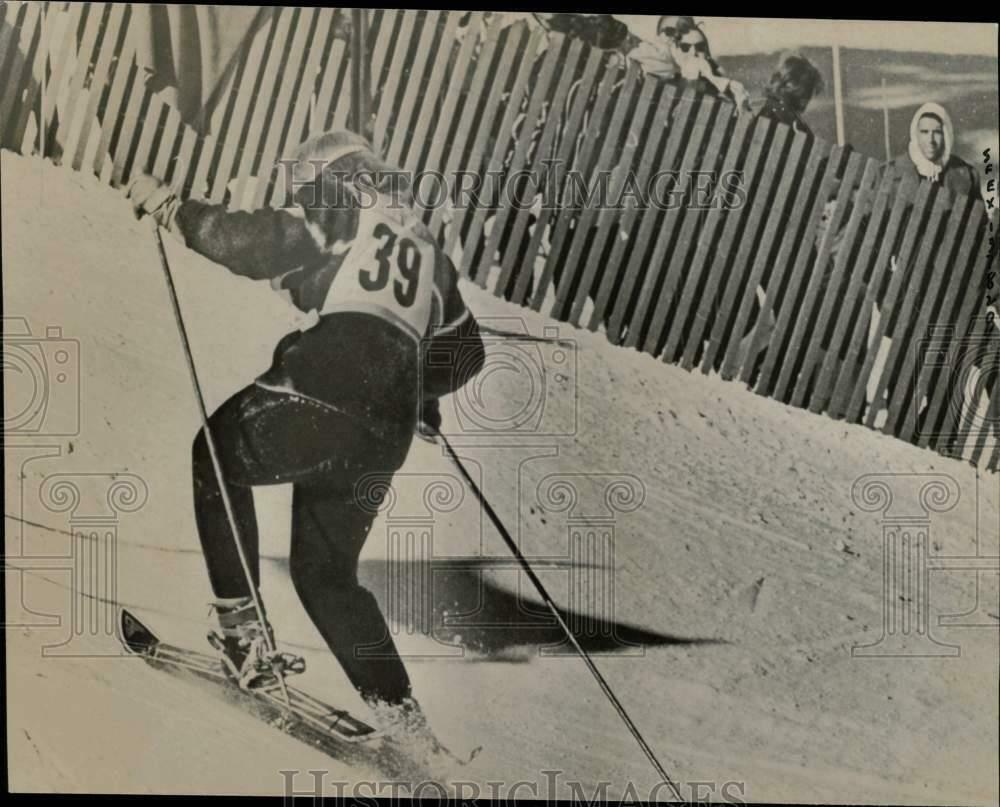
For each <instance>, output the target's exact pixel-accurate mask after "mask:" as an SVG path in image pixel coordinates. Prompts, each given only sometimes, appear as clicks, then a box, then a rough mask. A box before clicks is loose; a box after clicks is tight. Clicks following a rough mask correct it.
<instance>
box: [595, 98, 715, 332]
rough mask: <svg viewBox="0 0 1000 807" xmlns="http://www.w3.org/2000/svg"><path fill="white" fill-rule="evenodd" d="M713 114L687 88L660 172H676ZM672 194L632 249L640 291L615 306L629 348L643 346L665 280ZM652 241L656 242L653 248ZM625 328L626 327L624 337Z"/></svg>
mask: <svg viewBox="0 0 1000 807" xmlns="http://www.w3.org/2000/svg"><path fill="white" fill-rule="evenodd" d="M710 113H711V110H710V108H709V106H708V105H707V104H705V105H704V106H702V105H700V104H698V96H697V94H696V93H694V92H692V91H691V90H690V89H686V90H684V92H683V93H682V94H681V96H680V97H679V98H678V99H677V102H676V104H675V105H674V107H673V109H672V110H671V120H670V123H669V124H668V127H669V128H670V129H671V132H670V136H669V137H668V139H667V145H666V149H665V151H664V154H663V159H662V160H661V162H660V164H659V165H658V166H657V168H658V169H659V171H658V174H659V175H661V176H664V175H666V176H670V174H671V173H676V172H674V168H675V166H676V165H677V163H678V162H679V161H681V160H683V159H684V154H685V150H686V149H687V147H688V143H689V141H692V140H694V139H696V138H699V137H700V136H702V135H703V134H704V127H705V126H706V125H707V123H708V116H709V115H710ZM671 195H672V186H671V192H668V194H667V199H666V203H665V204H664V205H663V208H664V209H662V210H661V209H654V210H647V211H646V215H645V216H644V217H643V220H642V222H641V224H640V225H639V237H638V239H637V241H636V248H635V249H634V250H633V252H632V258H631V260H630V262H629V264H630V265H629V267H628V269H627V275H626V276H629V275H631V276H633V277H635V284H637V285H638V293H637V294H635V293H634V288H633V289H629V291H628V294H623V295H622V296H620V297H619V299H618V301H617V304H616V305H615V310H614V312H613V313H612V317H611V329H610V330H611V339H612V342H613V343H614V344H621V343H624V345H625V346H626V347H633V348H637V349H638V348H639V347H640V343H641V334H642V326H643V324H644V323H645V319H646V313H647V311H648V310H649V306H650V304H651V303H652V300H653V293H654V290H655V288H656V286H657V285H658V283H659V281H660V280H661V279H662V272H663V271H664V269H665V266H664V263H663V258H664V256H665V255H666V254H667V243H668V241H669V239H670V236H671V231H670V229H669V228H668V227H667V226H666V224H665V222H666V217H667V214H668V213H669V211H668V210H666V207H668V206H669V202H670V197H671ZM654 233H655V238H654ZM650 239H652V242H651V241H650ZM650 243H652V247H651V248H650V246H649V245H650ZM647 250H649V251H650V257H649V258H648V259H646V253H647ZM637 266H638V267H641V270H640V272H641V273H640V274H639V275H636V274H635V272H636V271H637V269H636V267H637ZM622 329H624V330H625V333H624V337H623V336H622Z"/></svg>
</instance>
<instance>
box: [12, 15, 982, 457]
mask: <svg viewBox="0 0 1000 807" xmlns="http://www.w3.org/2000/svg"><path fill="white" fill-rule="evenodd" d="M337 13H338V12H337V11H336V10H334V9H315V8H281V9H275V10H274V11H273V13H272V16H271V18H270V21H269V22H268V24H267V25H265V26H264V27H263V28H262V29H261V30H260V31H259V32H258V33H257V34H256V36H255V37H254V38H253V40H252V41H251V42H250V43H249V47H248V49H247V50H246V52H245V53H244V54H243V56H242V58H241V59H240V61H239V63H238V64H237V65H236V69H235V70H233V71H231V72H230V74H229V75H228V77H227V79H226V83H225V86H224V87H223V90H222V93H221V95H220V96H219V97H220V98H221V99H222V101H221V102H220V103H219V105H218V107H217V108H216V109H215V110H214V112H213V119H212V126H211V134H209V135H206V136H201V135H199V134H197V133H196V132H195V131H193V130H192V129H190V128H189V127H187V126H186V125H184V124H183V123H182V122H181V120H180V116H179V115H178V113H177V112H176V110H174V109H173V108H171V107H170V106H168V105H167V104H165V103H164V101H163V100H162V99H161V98H160V97H158V96H157V95H155V94H152V93H150V91H149V90H148V88H147V86H146V82H145V80H144V71H143V70H142V69H141V68H140V67H139V66H138V65H137V64H136V63H135V58H134V43H133V42H132V39H131V37H130V27H129V24H130V20H131V7H130V6H129V5H123V4H112V3H70V4H66V3H39V2H8V3H5V4H2V5H0V17H2V21H0V25H2V27H0V75H2V76H4V81H3V85H2V86H0V143H2V144H3V145H4V147H6V148H10V149H14V150H17V151H21V152H26V153H27V152H36V153H42V154H44V155H45V156H48V157H51V158H52V159H55V160H58V161H60V162H61V163H62V164H64V165H67V166H72V168H74V169H76V170H82V171H91V172H93V173H94V174H96V175H97V176H98V177H100V179H101V180H102V181H104V182H106V183H109V184H112V185H116V186H117V185H120V184H121V183H123V182H126V181H127V180H128V179H129V177H130V176H132V175H134V173H135V172H136V171H139V170H144V171H148V172H151V173H153V174H155V175H157V176H160V177H161V178H164V179H166V180H167V181H169V182H171V183H173V184H174V185H175V186H176V187H178V188H181V189H183V191H184V193H186V194H195V195H198V196H201V197H207V198H210V199H212V200H216V201H227V203H228V204H229V205H230V206H231V207H234V208H242V209H251V208H253V207H256V206H260V205H266V204H280V203H283V202H284V200H285V198H286V197H285V193H284V191H285V189H284V187H283V177H282V175H281V173H280V172H277V171H275V170H274V169H273V166H274V163H275V160H276V158H278V157H279V156H282V155H284V154H286V153H287V151H288V149H290V148H291V147H293V146H294V145H295V144H297V143H298V142H300V141H301V140H302V139H304V138H305V137H306V136H307V135H309V134H310V133H315V132H319V131H323V130H325V129H328V128H331V127H343V126H345V125H346V122H347V120H348V113H349V111H350V99H349V95H350V93H349V84H350V81H349V64H348V62H349V51H348V45H347V41H346V39H345V38H343V35H342V34H341V33H339V32H340V30H341V29H340V27H339V26H338V25H336V15H337ZM369 44H370V52H371V77H372V88H373V93H374V96H375V97H374V104H373V110H374V111H373V117H372V120H371V121H370V129H371V134H372V138H373V140H374V142H375V144H376V146H377V147H379V148H380V149H381V150H382V151H383V153H384V154H385V156H386V157H387V159H388V161H389V162H391V163H393V164H396V165H399V166H401V167H403V168H405V169H407V170H409V171H412V172H414V173H415V174H417V175H419V174H420V173H421V172H429V171H437V172H440V174H441V175H443V176H444V177H445V178H446V180H450V179H451V178H454V177H458V176H477V177H482V176H492V177H494V179H495V183H498V185H499V187H501V188H505V189H507V190H508V191H513V192H515V193H516V194H518V195H519V196H520V197H521V198H522V199H523V200H531V199H533V198H534V199H535V201H536V203H535V204H534V205H529V204H526V203H525V204H511V203H509V202H508V201H505V200H504V199H503V198H500V199H497V198H492V197H491V196H490V194H488V193H487V192H486V189H484V190H483V192H482V193H480V194H479V196H478V197H477V198H458V197H456V196H455V194H454V193H452V194H451V196H450V197H449V201H448V203H446V204H431V200H430V199H425V198H422V196H421V194H420V193H418V202H419V203H420V205H421V207H422V209H423V212H424V216H425V219H426V221H427V223H428V224H429V225H430V226H431V228H432V230H433V231H434V233H435V234H436V235H437V236H438V237H439V238H440V240H441V243H442V244H443V245H444V246H445V248H446V249H447V250H448V251H449V254H452V255H453V256H454V258H455V260H456V264H457V265H458V266H459V267H460V269H461V271H462V273H463V274H464V275H465V276H467V277H469V278H471V279H473V280H474V281H475V282H478V283H479V284H480V285H482V286H484V287H491V288H492V289H493V291H494V293H495V294H497V295H502V296H504V297H506V298H507V299H509V300H512V301H514V302H516V303H519V304H522V305H530V306H531V307H532V308H534V309H535V310H541V309H542V307H543V306H545V307H546V308H547V310H548V312H549V314H550V315H551V316H553V317H555V318H557V319H559V320H562V321H568V322H572V323H574V324H576V325H578V326H581V327H586V328H590V329H591V330H600V331H603V332H604V333H605V334H606V335H607V338H608V339H609V340H610V341H611V342H612V343H614V344H617V345H622V346H623V347H630V348H636V349H640V350H643V351H646V352H649V353H651V354H653V355H655V356H658V357H660V358H661V359H662V360H663V361H665V362H671V363H678V364H680V365H681V366H683V367H685V368H687V369H690V370H693V369H694V368H696V367H697V368H700V370H701V371H702V372H706V373H707V372H710V371H718V372H719V373H720V374H721V375H722V376H723V377H724V378H727V379H737V378H738V379H739V380H741V381H742V382H744V383H746V384H748V385H750V386H751V388H753V389H754V390H756V391H757V392H758V393H760V394H762V395H767V396H769V397H772V398H775V399H777V400H780V401H783V402H785V403H789V404H791V405H794V406H797V407H803V408H807V409H809V410H811V411H813V412H817V413H826V414H827V415H829V416H831V417H834V418H841V419H844V420H846V421H849V422H858V423H864V424H866V425H867V426H869V427H871V428H877V429H880V430H881V431H883V432H885V433H887V434H892V435H895V436H897V437H899V438H901V439H905V440H909V441H911V442H914V443H916V444H918V445H921V446H926V447H930V448H933V449H934V450H936V451H938V452H940V453H943V454H946V455H951V456H959V457H964V458H965V459H967V460H969V461H971V462H973V463H975V464H978V465H985V466H986V467H988V468H990V469H992V470H996V469H997V465H998V461H1000V447H998V446H1000V441H998V439H997V438H998V425H1000V395H997V394H994V392H995V391H996V388H997V385H998V383H1000V373H998V361H1000V347H998V343H997V339H996V338H995V336H996V334H997V329H996V326H995V325H994V324H992V323H991V322H990V321H989V320H988V316H987V308H986V306H987V302H988V301H987V296H986V295H987V294H989V293H992V292H990V291H989V290H988V288H987V286H988V285H995V284H993V280H994V278H995V275H992V274H988V271H989V270H992V271H995V270H996V266H995V264H996V255H995V251H994V252H992V253H991V251H990V250H991V243H992V242H991V240H990V238H989V236H990V230H989V229H988V220H987V216H986V213H985V210H984V207H983V205H982V203H981V202H980V201H979V200H978V199H973V198H971V197H970V198H959V199H954V198H951V196H950V194H949V193H948V191H947V190H945V189H943V188H940V187H937V186H935V185H932V184H930V183H927V182H920V183H917V182H915V181H906V180H902V181H901V180H900V178H899V177H897V176H894V175H893V174H892V173H891V172H888V171H886V170H883V168H882V166H880V165H879V164H877V163H876V162H875V161H873V160H871V159H868V158H865V157H864V156H862V155H861V154H859V153H857V152H855V151H853V150H851V149H850V148H849V147H845V148H842V147H838V146H833V147H831V146H829V145H828V144H826V143H823V142H822V141H820V140H814V139H810V138H808V137H806V136H805V135H803V134H802V133H798V132H793V131H792V130H790V129H789V128H788V127H786V126H784V125H779V124H774V123H772V122H770V121H767V120H763V119H762V120H756V121H755V120H753V119H752V118H751V117H750V116H747V115H741V116H738V115H736V114H734V108H733V106H732V105H730V104H728V103H726V102H723V101H719V100H717V99H714V98H712V97H708V96H704V95H699V94H696V93H693V92H690V91H684V92H677V91H676V89H675V87H673V86H672V85H670V84H666V83H663V82H660V81H658V80H656V79H655V78H652V77H647V76H644V75H642V74H641V73H640V71H639V70H638V68H637V67H636V66H635V65H634V64H625V63H624V62H623V60H621V59H618V58H616V57H615V56H614V55H613V54H609V53H607V52H604V51H600V50H596V49H591V48H589V47H587V46H585V45H582V44H581V43H580V42H579V41H576V40H568V39H565V38H564V37H562V36H560V35H548V36H546V35H545V34H544V32H542V31H540V30H537V29H530V28H529V27H527V26H526V25H524V24H517V25H514V26H508V27H500V26H499V25H498V24H497V23H496V22H495V21H494V22H492V23H491V24H489V25H484V18H483V15H482V14H480V13H473V14H471V15H462V14H460V13H458V12H436V11H398V10H389V11H379V10H376V11H374V12H372V13H371V25H370V43H369ZM463 172H466V173H464V174H463ZM455 184H457V185H459V186H461V181H458V182H457V183H452V185H453V187H452V191H454V185H455ZM601 189H603V190H604V191H605V193H606V197H607V198H605V199H603V200H600V199H599V200H597V201H595V200H594V199H593V198H591V199H590V200H589V201H588V200H587V199H583V200H582V201H581V200H576V201H574V199H573V194H572V193H570V192H571V191H582V192H584V195H586V193H592V194H598V193H599V192H600V191H601ZM418 190H419V189H418ZM528 190H530V191H531V193H528V192H527V191H528ZM536 191H539V192H538V193H536ZM644 191H645V192H646V196H643V192H644ZM650 192H652V194H654V195H655V197H656V198H655V199H653V200H650V199H649V198H648V196H649V194H650ZM577 195H579V194H577ZM637 197H638V198H640V201H639V202H638V203H636V202H635V201H634V200H635V199H636V198H637ZM628 198H631V199H632V201H628V200H627V199H628ZM621 200H625V201H624V202H623V203H621V204H619V203H618V202H619V201H621ZM539 202H540V204H539Z"/></svg>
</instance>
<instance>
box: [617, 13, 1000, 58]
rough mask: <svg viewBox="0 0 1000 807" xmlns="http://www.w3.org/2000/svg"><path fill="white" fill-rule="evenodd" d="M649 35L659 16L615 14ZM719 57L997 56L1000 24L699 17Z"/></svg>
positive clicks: (654, 31)
mask: <svg viewBox="0 0 1000 807" xmlns="http://www.w3.org/2000/svg"><path fill="white" fill-rule="evenodd" d="M614 16H615V17H617V18H618V19H620V20H622V22H624V23H626V24H627V25H628V26H629V28H631V29H632V31H633V32H634V33H635V34H636V35H637V36H640V37H643V38H644V39H655V37H656V20H657V18H656V17H655V16H650V15H644V14H616V15H614ZM695 19H696V20H698V21H699V22H702V23H704V28H705V32H706V33H707V34H708V38H709V41H710V42H711V43H712V53H714V54H715V55H717V56H729V55H739V54H745V53H761V52H765V53H768V52H773V51H777V50H782V49H785V48H794V47H806V46H826V47H829V46H831V45H833V44H835V43H838V42H839V44H840V45H842V46H844V47H850V48H875V49H879V50H900V51H921V52H924V53H956V54H966V55H977V56H992V57H994V58H996V57H997V33H998V26H997V25H995V24H991V23H964V22H902V21H898V20H897V21H884V22H883V21H873V20H808V19H801V20H793V19H769V18H767V19H762V18H753V17H745V18H741V17H696V18H695Z"/></svg>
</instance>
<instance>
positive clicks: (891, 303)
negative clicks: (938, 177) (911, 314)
mask: <svg viewBox="0 0 1000 807" xmlns="http://www.w3.org/2000/svg"><path fill="white" fill-rule="evenodd" d="M930 197H931V183H929V182H922V183H921V185H920V188H919V189H918V190H917V196H916V199H915V201H914V203H913V210H912V212H911V214H910V219H909V221H908V222H907V224H906V231H905V234H904V236H903V243H902V249H901V251H900V254H899V256H898V258H899V259H898V262H897V268H896V270H895V271H894V272H893V273H892V278H891V279H890V282H889V290H888V292H887V293H886V296H885V301H884V303H883V305H882V307H881V310H880V316H879V322H878V327H877V328H876V329H875V337H874V339H873V340H872V344H871V347H870V348H869V350H868V355H867V357H866V358H865V363H864V366H863V368H862V371H861V376H860V378H859V379H858V383H857V385H856V386H855V389H854V393H853V395H852V398H851V403H850V405H849V406H848V408H847V417H848V419H851V420H853V419H854V418H855V417H857V416H858V415H860V413H861V411H862V408H863V407H864V403H865V393H866V390H867V387H868V379H869V376H870V374H871V371H872V368H873V367H874V365H875V360H876V358H877V356H878V354H879V348H880V346H881V344H882V338H883V337H884V336H885V333H886V329H887V327H888V324H889V320H890V318H891V317H892V311H893V308H894V307H895V304H896V298H897V297H898V296H899V290H900V288H901V286H902V283H903V278H904V277H905V276H906V275H907V273H908V271H909V262H910V256H911V253H912V252H913V244H914V243H915V241H916V240H917V235H918V234H919V233H920V229H921V226H922V221H923V219H924V218H925V213H926V209H927V207H928V204H929V200H930ZM880 406H881V401H879V399H878V397H877V396H876V397H875V398H873V399H872V402H871V406H870V407H869V410H868V413H867V416H866V419H865V423H866V425H867V426H868V427H869V428H871V427H872V425H873V424H874V422H875V416H876V414H877V412H878V410H879V408H880Z"/></svg>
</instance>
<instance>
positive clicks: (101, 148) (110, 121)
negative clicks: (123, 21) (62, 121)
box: [93, 28, 139, 183]
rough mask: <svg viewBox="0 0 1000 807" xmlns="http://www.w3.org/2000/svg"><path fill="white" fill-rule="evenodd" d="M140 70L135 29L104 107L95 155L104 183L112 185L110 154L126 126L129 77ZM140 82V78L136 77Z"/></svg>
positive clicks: (120, 57)
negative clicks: (136, 52)
mask: <svg viewBox="0 0 1000 807" xmlns="http://www.w3.org/2000/svg"><path fill="white" fill-rule="evenodd" d="M137 70H138V68H137V67H136V65H135V36H134V35H133V32H132V29H131V28H129V29H128V30H126V32H125V42H124V45H123V46H122V51H121V53H120V54H119V55H118V59H117V60H116V62H115V75H114V78H112V79H111V89H110V90H109V91H108V101H107V104H106V105H105V107H104V119H103V120H102V121H101V138H100V141H99V142H98V144H97V152H96V153H95V154H94V163H93V170H94V173H95V174H96V175H97V176H99V177H101V181H102V182H105V183H107V182H109V181H110V175H109V170H110V169H109V168H107V167H106V163H105V161H107V164H108V165H111V164H113V162H114V155H113V154H112V153H111V150H112V147H115V148H116V149H117V141H116V140H115V133H116V132H117V131H118V129H119V124H122V123H123V108H124V105H125V104H126V103H127V101H128V99H127V98H126V96H125V91H126V89H127V88H128V87H129V78H130V77H131V76H132V74H133V72H135V71H137ZM136 82H139V76H136Z"/></svg>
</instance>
